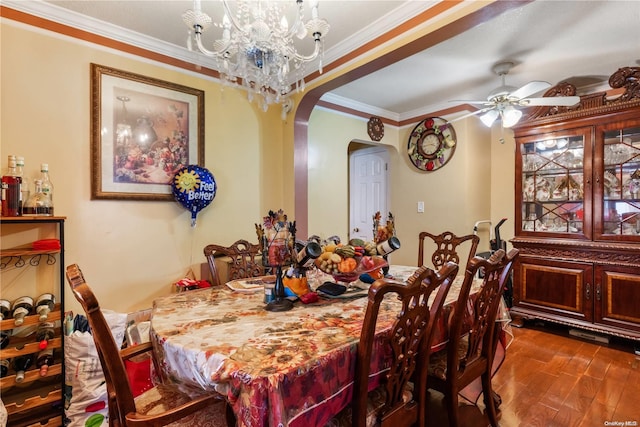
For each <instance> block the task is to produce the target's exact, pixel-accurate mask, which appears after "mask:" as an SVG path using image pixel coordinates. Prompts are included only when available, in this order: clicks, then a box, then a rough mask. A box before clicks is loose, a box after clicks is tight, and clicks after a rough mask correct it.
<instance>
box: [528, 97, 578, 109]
mask: <svg viewBox="0 0 640 427" xmlns="http://www.w3.org/2000/svg"><path fill="white" fill-rule="evenodd" d="M578 102H580V97H579V96H549V97H547V98H525V99H521V100H520V102H519V103H518V104H519V105H521V106H523V107H531V106H538V105H549V106H557V107H571V106H572V105H576V104H577V103H578Z"/></svg>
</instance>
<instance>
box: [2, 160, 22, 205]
mask: <svg viewBox="0 0 640 427" xmlns="http://www.w3.org/2000/svg"><path fill="white" fill-rule="evenodd" d="M21 182H22V181H21V179H20V177H19V176H18V173H17V171H16V157H15V156H9V169H7V171H6V172H5V173H4V174H3V175H2V216H20V214H21V212H20V198H21V197H22V193H21V192H20V184H21Z"/></svg>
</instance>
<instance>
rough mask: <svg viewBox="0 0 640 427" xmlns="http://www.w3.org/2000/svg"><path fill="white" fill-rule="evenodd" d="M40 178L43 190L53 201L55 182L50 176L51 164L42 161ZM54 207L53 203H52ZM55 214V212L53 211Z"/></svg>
mask: <svg viewBox="0 0 640 427" xmlns="http://www.w3.org/2000/svg"><path fill="white" fill-rule="evenodd" d="M40 180H41V181H42V192H43V193H44V194H46V195H48V196H49V199H51V203H53V183H52V182H51V178H50V177H49V164H48V163H42V164H41V165H40ZM52 207H53V205H52ZM51 213H52V214H53V212H51Z"/></svg>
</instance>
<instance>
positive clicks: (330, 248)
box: [315, 239, 387, 295]
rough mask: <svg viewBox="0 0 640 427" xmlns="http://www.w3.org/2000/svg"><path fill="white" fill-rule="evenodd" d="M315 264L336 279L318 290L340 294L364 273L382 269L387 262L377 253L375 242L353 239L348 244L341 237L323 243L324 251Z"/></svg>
mask: <svg viewBox="0 0 640 427" xmlns="http://www.w3.org/2000/svg"><path fill="white" fill-rule="evenodd" d="M315 265H316V267H317V268H318V270H320V271H322V272H323V273H326V274H329V275H331V277H333V279H334V280H335V283H332V282H329V283H327V282H325V283H324V284H323V285H321V286H320V287H319V288H318V290H320V291H322V292H323V293H328V292H329V293H330V295H338V294H341V293H344V292H345V291H346V290H347V288H348V287H349V286H350V284H351V283H352V282H355V281H356V280H358V279H359V278H360V276H362V275H363V274H365V273H372V272H374V271H380V269H382V268H383V267H384V266H386V265H387V263H386V261H385V260H384V259H383V258H382V257H380V256H378V255H377V249H376V246H375V244H374V243H373V242H364V241H363V240H360V239H351V240H350V241H349V242H348V243H347V244H342V243H341V242H340V240H339V239H335V240H329V241H327V242H325V243H324V244H323V245H322V253H321V254H320V256H319V257H318V258H317V259H316V261H315Z"/></svg>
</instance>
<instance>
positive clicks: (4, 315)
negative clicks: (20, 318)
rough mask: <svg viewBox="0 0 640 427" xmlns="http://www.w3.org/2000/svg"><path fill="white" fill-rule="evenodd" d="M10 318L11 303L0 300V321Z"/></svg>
mask: <svg viewBox="0 0 640 427" xmlns="http://www.w3.org/2000/svg"><path fill="white" fill-rule="evenodd" d="M10 317H11V302H10V301H9V300H6V299H0V320H5V319H8V318H10Z"/></svg>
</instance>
